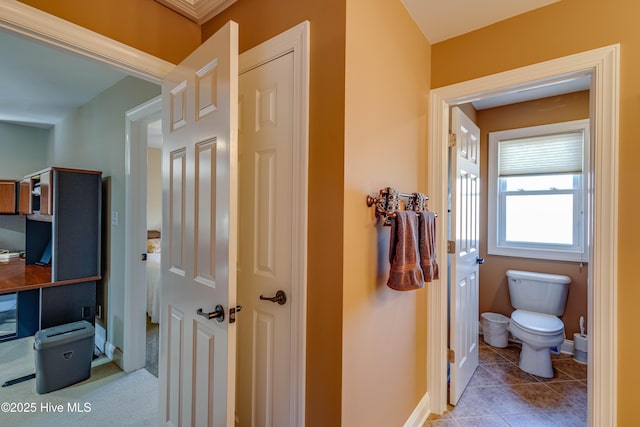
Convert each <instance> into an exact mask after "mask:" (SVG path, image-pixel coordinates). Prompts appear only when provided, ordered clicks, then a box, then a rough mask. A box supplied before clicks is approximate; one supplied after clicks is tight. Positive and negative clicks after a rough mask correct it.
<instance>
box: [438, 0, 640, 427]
mask: <svg viewBox="0 0 640 427" xmlns="http://www.w3.org/2000/svg"><path fill="white" fill-rule="evenodd" d="M638 16H640V3H638V2H636V1H635V0H610V1H606V2H604V1H601V0H563V1H560V2H557V3H554V4H552V5H549V6H547V7H544V8H542V9H538V10H535V11H532V12H529V13H526V14H523V15H520V16H517V17H514V18H512V19H509V20H507V21H503V22H500V23H497V24H494V25H491V26H489V27H486V28H483V29H480V30H478V31H474V32H471V33H469V34H466V35H464V36H460V37H458V38H455V39H452V40H450V41H446V42H442V43H438V44H436V45H434V46H433V49H432V69H431V73H432V80H431V84H432V87H440V86H445V85H448V84H452V83H456V82H461V81H465V80H469V79H472V78H476V77H481V76H485V75H490V74H493V73H497V72H500V71H506V70H510V69H514V68H517V67H521V66H524V65H529V64H533V63H538V62H542V61H545V60H549V59H552V58H557V57H561V56H565V55H569V54H572V53H577V52H581V51H585V50H589V49H594V48H597V47H601V46H605V45H610V44H613V43H620V45H621V61H620V66H621V73H620V78H621V80H620V94H621V96H620V111H619V114H620V129H619V132H620V154H619V170H618V177H619V201H618V226H619V235H618V242H619V243H618V319H617V325H618V332H619V335H618V365H617V369H618V372H619V375H618V394H617V397H618V407H617V410H618V425H619V426H622V427H626V426H635V425H638V422H640V412H638V410H637V399H636V398H635V395H636V389H637V385H638V383H639V382H640V369H639V368H638V364H637V362H636V360H637V354H638V353H640V342H638V340H635V339H633V338H632V337H635V336H637V332H635V328H636V326H635V324H636V314H637V312H638V308H637V307H638V304H639V303H640V287H639V286H638V285H637V273H636V271H635V270H636V268H637V264H638V263H637V261H636V259H635V257H636V254H635V249H636V246H637V242H638V240H640V223H639V222H638V221H637V216H638V211H640V198H639V197H638V186H640V177H639V175H638V173H637V169H638V167H637V165H636V161H637V159H638V158H640V144H638V143H637V133H638V131H637V123H638V117H640V103H638V99H639V98H640V79H638V78H637V76H638V74H640V54H639V53H640V32H639V31H638V23H637V17H638ZM468 64H473V66H468Z"/></svg>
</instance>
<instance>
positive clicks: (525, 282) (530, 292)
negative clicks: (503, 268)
mask: <svg viewBox="0 0 640 427" xmlns="http://www.w3.org/2000/svg"><path fill="white" fill-rule="evenodd" d="M507 281H508V282H509V296H510V298H511V305H512V306H513V307H514V308H515V309H518V310H527V311H533V312H536V313H544V314H553V315H554V316H561V315H562V313H564V307H565V304H566V303H567V294H568V293H569V283H571V278H570V277H569V276H564V275H561V274H546V273H535V272H532V271H519V270H508V271H507Z"/></svg>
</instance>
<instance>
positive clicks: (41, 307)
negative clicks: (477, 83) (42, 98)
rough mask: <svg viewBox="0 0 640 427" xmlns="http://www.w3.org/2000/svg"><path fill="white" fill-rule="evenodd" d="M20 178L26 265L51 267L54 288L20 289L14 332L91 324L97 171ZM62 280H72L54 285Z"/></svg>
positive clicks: (97, 243)
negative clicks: (25, 201)
mask: <svg viewBox="0 0 640 427" xmlns="http://www.w3.org/2000/svg"><path fill="white" fill-rule="evenodd" d="M25 179H28V182H27V183H26V184H25V181H24V180H23V181H22V182H21V190H22V185H25V187H26V185H29V187H30V191H29V194H30V197H29V199H30V203H31V209H30V211H31V213H30V214H27V215H26V227H25V231H26V233H25V234H26V242H25V263H26V264H27V265H29V264H42V265H45V266H46V265H50V268H51V282H53V283H54V286H45V287H42V288H41V289H37V290H34V291H25V292H19V294H18V299H19V303H18V304H19V306H20V302H21V301H20V300H21V299H22V300H23V301H22V302H23V304H22V306H24V308H23V311H22V312H20V313H18V317H19V319H18V321H19V323H21V325H22V326H24V327H23V328H22V329H21V331H20V333H19V334H18V336H19V337H20V336H28V335H32V334H33V333H35V331H36V330H37V328H47V327H50V326H56V325H61V324H64V323H70V322H75V321H78V320H87V321H89V322H90V323H92V324H94V323H95V315H96V281H97V280H99V279H100V271H101V270H100V262H101V259H100V257H101V254H100V248H101V215H102V206H101V205H102V195H101V193H102V175H101V173H100V172H94V171H85V170H75V169H64V168H50V169H47V170H46V171H43V172H40V173H38V174H37V175H33V176H31V177H27V178H25ZM36 185H37V186H36ZM38 187H39V188H40V190H39V191H35V192H34V189H35V188H38ZM34 196H37V197H34ZM21 201H22V200H21ZM65 281H66V282H72V283H69V284H61V285H55V283H57V282H65ZM35 293H37V294H38V297H37V298H36V297H35ZM21 294H22V298H21ZM36 299H37V300H38V306H37V307H36V306H34V305H33V301H34V300H36ZM26 307H31V309H30V310H29V309H28V308H26ZM36 325H37V328H36ZM34 328H36V329H34Z"/></svg>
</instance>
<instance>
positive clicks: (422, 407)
mask: <svg viewBox="0 0 640 427" xmlns="http://www.w3.org/2000/svg"><path fill="white" fill-rule="evenodd" d="M430 406H431V404H430V402H429V393H427V394H425V395H424V396H422V399H420V402H419V403H418V406H416V408H415V409H414V410H413V412H412V413H411V415H410V416H409V419H408V420H407V421H406V422H405V423H404V425H403V427H422V425H424V423H425V421H427V418H429V415H430V414H431V411H429V407H430Z"/></svg>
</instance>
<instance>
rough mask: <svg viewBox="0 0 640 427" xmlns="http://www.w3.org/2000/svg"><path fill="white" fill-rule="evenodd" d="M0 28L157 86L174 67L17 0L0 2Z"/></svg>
mask: <svg viewBox="0 0 640 427" xmlns="http://www.w3.org/2000/svg"><path fill="white" fill-rule="evenodd" d="M0 28H4V29H7V30H9V31H11V32H13V33H17V34H22V35H24V36H26V37H28V38H30V39H34V40H38V41H41V42H43V43H45V44H46V45H49V46H57V47H59V48H62V49H64V50H67V51H69V52H73V53H76V54H78V55H81V56H84V57H87V58H92V59H96V60H98V61H100V62H102V63H105V64H108V65H111V66H113V67H115V68H117V69H119V70H122V71H125V72H127V73H129V74H131V75H134V76H136V77H140V78H143V79H145V80H149V81H151V82H154V83H160V82H161V81H162V78H163V77H164V76H165V75H167V73H168V72H169V71H170V70H172V69H173V67H174V65H173V64H171V63H170V62H167V61H164V60H162V59H160V58H156V57H155V56H153V55H150V54H148V53H145V52H142V51H140V50H138V49H135V48H133V47H131V46H128V45H126V44H123V43H120V42H117V41H115V40H112V39H110V38H108V37H105V36H103V35H101V34H98V33H95V32H93V31H91V30H88V29H86V28H83V27H81V26H79V25H76V24H73V23H71V22H69V21H65V20H64V19H61V18H58V17H57V16H54V15H50V14H48V13H46V12H43V11H41V10H39V9H36V8H34V7H31V6H28V5H26V4H24V3H20V2H19V1H17V0H2V2H0Z"/></svg>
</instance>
